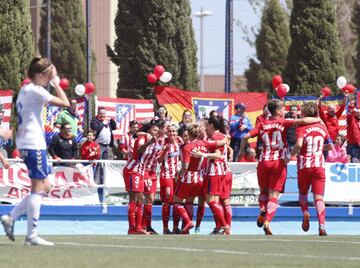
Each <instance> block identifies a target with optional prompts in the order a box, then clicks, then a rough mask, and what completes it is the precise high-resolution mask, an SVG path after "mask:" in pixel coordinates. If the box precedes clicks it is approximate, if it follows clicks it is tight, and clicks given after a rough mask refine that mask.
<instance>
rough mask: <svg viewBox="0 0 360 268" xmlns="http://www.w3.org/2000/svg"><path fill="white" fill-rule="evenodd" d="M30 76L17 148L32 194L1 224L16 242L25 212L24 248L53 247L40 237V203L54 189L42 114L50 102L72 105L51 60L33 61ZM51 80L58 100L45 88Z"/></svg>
mask: <svg viewBox="0 0 360 268" xmlns="http://www.w3.org/2000/svg"><path fill="white" fill-rule="evenodd" d="M27 73H28V77H29V78H30V79H31V83H29V84H27V85H25V86H23V87H22V88H21V89H20V92H19V96H18V98H17V101H16V108H17V113H18V131H17V135H16V145H17V148H18V149H19V150H20V152H21V155H22V157H23V160H24V163H25V164H26V166H27V168H28V171H29V177H30V179H31V192H30V194H28V195H27V196H25V197H24V198H23V199H22V201H21V202H20V203H19V204H18V205H17V206H16V207H15V208H14V209H13V210H12V211H11V213H10V215H3V216H2V217H1V222H2V224H3V226H4V229H5V233H6V235H7V236H8V237H9V239H11V240H13V241H14V240H15V236H14V222H15V220H16V219H17V217H18V216H20V215H21V214H22V213H23V212H24V211H26V214H27V223H28V225H27V227H28V228H27V235H26V239H25V245H41V246H53V245H54V243H53V242H49V241H46V240H45V239H43V238H41V237H40V236H39V235H38V234H37V226H38V223H39V217H40V207H41V202H42V199H43V196H44V195H46V194H47V193H48V192H49V191H50V187H51V184H50V181H49V179H48V174H49V173H50V169H49V166H48V163H47V157H46V142H45V138H44V137H45V135H44V128H43V126H42V119H41V111H42V108H43V106H44V105H46V104H48V103H50V104H52V105H56V106H61V107H69V105H70V103H69V101H68V99H67V97H66V95H65V93H64V91H63V90H62V89H61V87H60V86H59V85H58V84H57V83H56V82H55V80H54V78H55V76H56V74H57V72H56V68H55V66H54V65H52V64H51V62H50V60H48V59H46V58H41V57H35V58H33V60H32V61H31V63H30V66H29V69H28V72H27ZM50 81H52V83H53V84H54V87H55V91H56V95H57V97H56V96H53V95H51V94H50V93H49V92H48V91H47V90H46V89H45V88H46V87H47V86H48V84H49V82H50Z"/></svg>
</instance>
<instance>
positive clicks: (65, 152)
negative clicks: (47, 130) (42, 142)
mask: <svg viewBox="0 0 360 268" xmlns="http://www.w3.org/2000/svg"><path fill="white" fill-rule="evenodd" d="M71 131H72V129H71V125H70V124H67V123H65V124H62V125H61V127H60V133H59V134H58V135H55V136H53V138H52V140H51V144H50V146H49V149H48V150H49V154H50V155H51V156H52V158H53V159H56V160H61V159H74V158H75V156H76V154H77V151H78V146H77V143H76V140H75V137H74V135H72V132H71ZM54 166H69V164H67V163H54Z"/></svg>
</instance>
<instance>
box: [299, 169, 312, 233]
mask: <svg viewBox="0 0 360 268" xmlns="http://www.w3.org/2000/svg"><path fill="white" fill-rule="evenodd" d="M311 176H312V174H311V172H308V170H307V169H302V170H299V171H298V189H299V206H300V208H301V211H302V213H303V221H302V224H301V228H302V229H303V231H304V232H307V231H309V229H310V213H309V201H308V192H309V188H310V185H311V179H310V178H311Z"/></svg>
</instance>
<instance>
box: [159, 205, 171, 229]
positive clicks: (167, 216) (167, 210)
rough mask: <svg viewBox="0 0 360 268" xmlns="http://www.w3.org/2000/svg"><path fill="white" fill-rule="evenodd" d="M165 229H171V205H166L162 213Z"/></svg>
mask: <svg viewBox="0 0 360 268" xmlns="http://www.w3.org/2000/svg"><path fill="white" fill-rule="evenodd" d="M161 212H162V213H161V216H162V221H163V228H164V229H169V219H170V205H169V204H168V203H164V204H163V206H162V211H161Z"/></svg>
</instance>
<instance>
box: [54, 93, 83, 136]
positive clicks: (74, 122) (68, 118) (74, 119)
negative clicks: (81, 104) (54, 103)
mask: <svg viewBox="0 0 360 268" xmlns="http://www.w3.org/2000/svg"><path fill="white" fill-rule="evenodd" d="M69 101H70V106H69V107H68V108H66V109H63V110H62V111H61V112H60V113H59V115H58V117H57V118H56V120H55V123H54V125H55V127H57V128H60V127H61V125H63V124H65V123H67V124H69V125H70V126H71V134H72V135H73V136H74V137H75V138H76V137H77V134H78V124H79V122H80V117H79V116H78V114H77V102H76V99H75V98H71V99H69Z"/></svg>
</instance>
